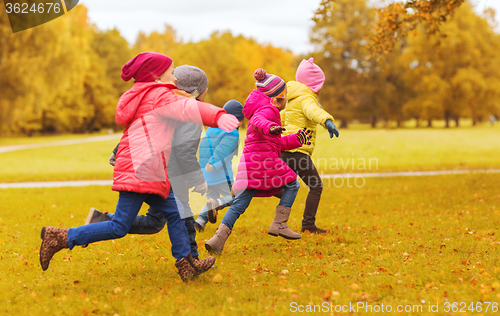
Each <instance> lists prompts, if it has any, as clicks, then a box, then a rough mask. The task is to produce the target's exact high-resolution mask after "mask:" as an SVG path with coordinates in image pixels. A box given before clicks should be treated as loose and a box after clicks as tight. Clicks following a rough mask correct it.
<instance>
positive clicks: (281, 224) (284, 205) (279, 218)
mask: <svg viewBox="0 0 500 316" xmlns="http://www.w3.org/2000/svg"><path fill="white" fill-rule="evenodd" d="M283 189H284V191H283V195H282V196H281V199H280V203H279V205H278V206H277V207H276V215H275V216H274V220H273V222H272V223H271V226H270V227H269V231H268V234H269V235H272V236H281V237H283V238H286V239H300V234H298V233H296V232H294V231H292V230H291V229H290V228H289V227H288V224H287V222H288V218H289V217H290V211H291V210H292V209H291V207H292V205H293V202H294V201H295V197H296V196H297V192H298V191H299V189H300V183H299V181H298V180H294V181H293V182H290V183H288V184H287V185H285V186H284V187H283Z"/></svg>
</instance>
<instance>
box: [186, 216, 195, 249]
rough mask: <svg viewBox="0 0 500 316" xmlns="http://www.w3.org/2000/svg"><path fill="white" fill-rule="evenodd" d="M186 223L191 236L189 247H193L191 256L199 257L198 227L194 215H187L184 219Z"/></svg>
mask: <svg viewBox="0 0 500 316" xmlns="http://www.w3.org/2000/svg"><path fill="white" fill-rule="evenodd" d="M184 225H185V226H186V230H187V233H188V238H189V247H190V249H191V256H193V257H195V258H198V244H197V243H196V229H195V228H194V217H193V216H190V217H186V218H185V219H184Z"/></svg>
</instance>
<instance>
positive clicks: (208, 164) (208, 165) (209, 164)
mask: <svg viewBox="0 0 500 316" xmlns="http://www.w3.org/2000/svg"><path fill="white" fill-rule="evenodd" d="M205 170H206V171H208V172H212V171H214V170H215V167H214V165H212V164H211V163H209V162H208V163H207V165H206V166H205Z"/></svg>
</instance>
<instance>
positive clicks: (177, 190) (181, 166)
mask: <svg viewBox="0 0 500 316" xmlns="http://www.w3.org/2000/svg"><path fill="white" fill-rule="evenodd" d="M174 76H175V78H176V79H177V81H176V86H177V87H178V88H179V90H173V92H174V93H175V94H179V95H184V96H186V97H189V98H196V100H198V101H202V102H203V101H204V100H205V97H206V95H207V92H208V78H207V75H206V74H205V72H204V71H203V70H201V69H200V68H198V67H194V66H190V65H182V66H179V67H176V68H175V69H174ZM201 131H202V129H201V125H198V124H197V123H193V122H186V123H183V124H182V125H180V126H178V127H176V128H175V132H174V136H173V138H172V154H171V156H170V160H169V162H168V166H167V171H168V175H169V180H170V184H171V186H172V191H173V193H174V195H175V197H176V198H177V200H178V203H177V204H178V206H179V210H180V212H181V218H182V219H184V224H185V225H186V229H187V232H188V235H189V244H190V246H191V255H192V256H193V257H194V258H196V259H198V244H197V243H196V230H195V228H194V217H193V212H192V211H191V207H190V205H189V189H190V188H192V187H194V189H193V192H198V193H200V194H202V195H204V194H205V193H206V191H207V184H206V181H205V178H204V177H203V173H202V171H201V168H200V165H199V164H198V158H197V157H196V153H197V152H198V145H199V143H200V137H201ZM118 146H119V144H118ZM118 146H116V148H115V149H114V150H113V155H112V156H111V157H110V163H111V164H112V165H114V162H113V161H114V160H115V158H114V157H113V156H114V155H116V151H117V150H118ZM113 216H114V214H113V213H102V212H100V211H98V210H96V209H94V208H91V209H90V212H89V215H88V216H87V221H86V222H85V224H91V223H99V222H102V221H107V220H111V219H113ZM166 222H167V220H166V218H165V216H163V213H162V211H161V210H158V209H155V208H153V207H150V208H149V210H148V213H147V215H145V216H144V215H137V217H136V219H135V220H134V223H133V224H132V227H131V228H130V230H129V232H128V233H129V234H156V233H158V232H160V231H161V230H162V229H163V227H164V226H165V224H166Z"/></svg>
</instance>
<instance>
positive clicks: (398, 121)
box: [396, 120, 401, 128]
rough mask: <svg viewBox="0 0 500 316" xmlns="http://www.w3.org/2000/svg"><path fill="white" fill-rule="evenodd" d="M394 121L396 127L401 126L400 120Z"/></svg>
mask: <svg viewBox="0 0 500 316" xmlns="http://www.w3.org/2000/svg"><path fill="white" fill-rule="evenodd" d="M396 123H397V127H398V128H401V120H397V121H396Z"/></svg>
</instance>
